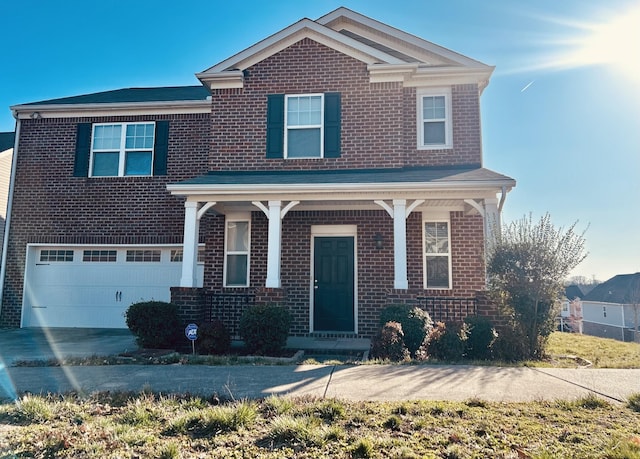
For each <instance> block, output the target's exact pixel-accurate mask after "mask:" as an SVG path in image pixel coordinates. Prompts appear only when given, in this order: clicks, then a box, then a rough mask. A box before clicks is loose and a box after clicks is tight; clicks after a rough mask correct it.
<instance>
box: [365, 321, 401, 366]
mask: <svg viewBox="0 0 640 459" xmlns="http://www.w3.org/2000/svg"><path fill="white" fill-rule="evenodd" d="M371 356H372V357H373V358H375V359H383V360H391V361H393V362H401V361H403V360H407V359H408V358H409V350H408V349H407V347H406V346H405V343H404V333H403V332H402V325H401V324H400V323H399V322H387V323H386V324H384V326H383V327H382V329H380V330H379V331H378V333H377V334H376V336H374V337H373V340H372V341H371Z"/></svg>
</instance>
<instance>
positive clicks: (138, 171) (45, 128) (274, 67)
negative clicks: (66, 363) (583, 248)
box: [0, 8, 515, 337]
mask: <svg viewBox="0 0 640 459" xmlns="http://www.w3.org/2000/svg"><path fill="white" fill-rule="evenodd" d="M492 71H493V67H490V66H487V65H485V64H482V63H480V62H478V61H475V60H473V59H470V58H468V57H465V56H462V55H460V54H458V53H455V52H453V51H450V50H448V49H445V48H442V47H440V46H437V45H435V44H433V43H430V42H428V41H425V40H423V39H421V38H418V37H415V36H413V35H410V34H407V33H405V32H402V31H400V30H397V29H395V28H393V27H390V26H387V25H385V24H382V23H380V22H378V21H375V20H373V19H370V18H368V17H365V16H362V15H360V14H358V13H355V12H353V11H350V10H348V9H345V8H339V9H337V10H335V11H333V12H331V13H329V14H327V15H325V16H323V17H321V18H319V19H317V20H315V21H312V20H309V19H302V20H300V21H298V22H296V23H295V24H293V25H291V26H289V27H287V28H285V29H283V30H281V31H280V32H277V33H275V34H274V35H271V36H270V37H268V38H266V39H264V40H263V41H261V42H259V43H257V44H255V45H253V46H251V47H250V48H247V49H245V50H244V51H241V52H239V53H238V54H235V55H234V56H232V57H230V58H228V59H226V60H224V61H222V62H220V63H218V64H216V65H214V66H213V67H211V68H209V69H207V70H205V71H203V72H201V73H198V74H196V76H197V78H198V79H199V80H200V82H201V83H202V85H200V86H194V87H180V88H139V89H122V90H116V91H107V92H103V93H98V94H87V95H82V96H76V97H69V98H64V99H56V100H49V101H44V102H36V103H30V104H23V105H18V106H14V107H12V109H13V110H14V112H15V115H16V117H17V119H18V124H19V127H20V135H19V141H18V150H17V152H16V160H17V169H16V174H15V176H14V181H15V183H14V195H13V205H12V209H11V212H12V213H11V216H12V219H11V225H10V232H9V245H8V250H9V254H10V256H9V257H8V258H7V260H8V262H7V265H6V275H5V279H4V289H3V293H2V295H3V296H2V298H3V303H2V312H1V316H0V324H2V325H3V326H13V327H17V326H70V327H124V326H125V325H124V318H123V315H122V314H123V311H124V310H125V309H126V307H127V306H128V305H129V304H131V303H132V302H135V301H139V300H141V299H151V298H154V299H158V300H172V301H173V302H174V303H176V304H178V305H179V306H180V307H181V314H182V318H183V320H185V321H191V320H193V321H196V322H197V321H202V320H207V319H210V318H212V317H217V318H221V319H223V320H224V321H225V322H226V323H227V325H228V326H229V327H230V328H231V329H232V330H233V332H234V333H236V331H237V330H236V328H235V327H236V325H237V319H238V317H239V314H240V313H241V312H242V310H243V308H246V307H248V306H249V305H250V304H252V303H264V302H275V303H280V304H282V305H284V306H286V307H287V308H288V309H289V310H290V311H291V313H292V315H293V324H292V328H291V334H292V335H294V336H358V337H360V336H361V337H370V336H372V335H373V333H374V332H375V331H376V329H377V327H378V324H377V322H378V315H379V311H380V309H381V308H382V307H384V306H385V305H386V304H389V303H397V302H408V303H416V304H420V305H422V306H423V307H425V308H426V309H427V310H429V311H430V312H431V313H432V314H433V315H434V317H435V318H436V319H439V320H451V319H458V320H460V319H461V318H462V317H464V316H465V315H467V314H475V313H479V314H486V315H491V314H493V313H494V311H495V310H494V308H493V307H492V306H491V305H490V304H489V303H488V302H487V301H486V299H485V296H484V295H483V293H482V292H483V291H484V289H485V282H486V276H485V262H484V251H485V244H486V243H487V242H490V240H491V237H492V236H491V229H492V228H494V224H495V223H496V222H499V218H500V210H501V208H502V204H503V203H504V199H505V197H506V194H507V193H508V192H509V191H510V190H511V188H512V187H514V186H515V181H514V180H513V179H511V178H509V177H506V176H504V175H501V174H499V173H496V172H493V171H491V170H488V169H485V168H483V166H482V163H483V154H482V139H481V122H480V96H481V94H482V91H483V89H484V88H485V87H486V86H487V84H488V83H489V78H490V76H491V73H492ZM265 325H266V326H268V324H265Z"/></svg>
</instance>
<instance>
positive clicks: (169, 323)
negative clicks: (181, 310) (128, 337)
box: [125, 301, 181, 349]
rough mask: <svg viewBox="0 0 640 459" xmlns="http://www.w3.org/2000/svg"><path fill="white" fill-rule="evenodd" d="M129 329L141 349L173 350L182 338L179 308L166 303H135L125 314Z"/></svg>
mask: <svg viewBox="0 0 640 459" xmlns="http://www.w3.org/2000/svg"><path fill="white" fill-rule="evenodd" d="M125 318H126V322H127V327H129V330H131V333H133V334H134V335H135V336H136V340H137V342H138V345H139V346H140V347H144V348H148V349H172V348H173V347H174V346H175V344H176V343H177V340H178V337H179V336H180V331H181V327H180V320H179V319H178V307H177V306H176V305H175V304H172V303H166V302H164V301H143V302H140V303H134V304H132V305H131V306H129V308H128V309H127V311H126V312H125Z"/></svg>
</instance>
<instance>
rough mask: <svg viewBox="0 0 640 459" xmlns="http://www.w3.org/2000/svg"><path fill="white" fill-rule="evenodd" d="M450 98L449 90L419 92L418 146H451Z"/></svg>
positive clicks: (433, 147)
mask: <svg viewBox="0 0 640 459" xmlns="http://www.w3.org/2000/svg"><path fill="white" fill-rule="evenodd" d="M450 100H451V96H450V93H449V91H438V92H428V93H425V92H419V93H418V133H419V135H418V136H419V139H418V148H420V149H436V148H451V146H452V137H453V134H452V126H451V106H450Z"/></svg>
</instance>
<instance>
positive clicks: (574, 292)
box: [564, 285, 584, 300]
mask: <svg viewBox="0 0 640 459" xmlns="http://www.w3.org/2000/svg"><path fill="white" fill-rule="evenodd" d="M564 296H566V297H567V299H568V300H575V299H576V298H582V297H583V296H584V293H582V289H581V288H580V287H579V286H578V285H569V286H568V287H567V288H565V289H564Z"/></svg>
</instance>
